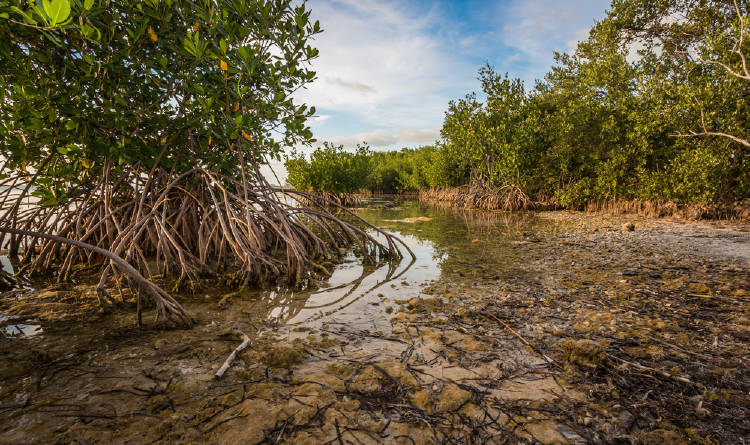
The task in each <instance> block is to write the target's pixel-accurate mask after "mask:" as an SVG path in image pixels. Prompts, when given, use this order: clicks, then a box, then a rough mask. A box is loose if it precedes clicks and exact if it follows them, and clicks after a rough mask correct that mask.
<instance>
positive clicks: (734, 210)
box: [585, 199, 750, 221]
mask: <svg viewBox="0 0 750 445" xmlns="http://www.w3.org/2000/svg"><path fill="white" fill-rule="evenodd" d="M585 211H586V212H589V213H608V214H615V215H623V214H634V215H641V216H645V217H648V218H664V217H677V218H684V219H687V220H697V219H718V220H728V221H749V220H750V202H746V203H738V204H734V205H728V204H727V205H725V204H700V203H699V204H677V203H675V202H673V201H669V200H663V199H656V200H649V201H636V200H630V201H626V200H610V201H597V202H591V203H588V204H587V205H586V207H585Z"/></svg>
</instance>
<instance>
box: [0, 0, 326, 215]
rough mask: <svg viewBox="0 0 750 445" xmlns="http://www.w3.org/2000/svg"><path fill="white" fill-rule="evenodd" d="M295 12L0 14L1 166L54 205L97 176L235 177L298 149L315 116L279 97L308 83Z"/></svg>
mask: <svg viewBox="0 0 750 445" xmlns="http://www.w3.org/2000/svg"><path fill="white" fill-rule="evenodd" d="M293 3H294V2H292V1H291V0H284V1H279V0H274V1H250V0H243V1H229V0H226V1H219V2H214V1H197V2H188V3H185V2H181V1H176V0H166V1H157V0H146V1H142V2H141V1H139V2H112V1H94V0H85V1H84V0H70V1H68V0H50V1H47V0H45V1H38V2H27V1H22V0H18V1H11V2H9V3H8V2H0V17H2V18H0V117H1V118H0V147H2V152H3V155H4V157H5V158H6V160H7V161H8V165H7V167H8V168H10V169H21V170H24V169H31V170H33V171H37V172H39V178H38V179H37V180H36V186H37V192H36V193H37V194H38V195H40V196H41V197H42V198H43V200H44V203H46V204H50V205H53V204H55V203H56V202H58V201H61V200H66V199H69V198H70V197H71V196H70V195H71V194H73V195H79V194H82V193H85V192H86V191H87V190H86V185H87V184H88V183H89V182H90V181H91V178H96V177H97V176H98V175H99V174H101V172H102V168H103V166H104V165H105V163H112V164H114V165H115V166H122V167H121V168H115V171H114V172H113V174H115V175H117V174H118V173H117V171H118V170H122V169H124V168H126V167H130V166H132V165H134V164H141V165H142V166H143V168H146V169H147V168H151V167H153V166H154V164H155V163H157V159H159V161H158V162H159V163H160V165H162V166H165V167H167V168H171V167H173V166H174V168H176V170H177V171H178V172H182V171H186V170H188V169H191V168H193V167H195V166H196V165H203V166H207V167H209V168H210V169H212V170H214V171H217V172H222V173H234V172H236V171H238V166H239V164H240V158H241V157H242V156H245V157H246V158H253V159H256V160H258V159H260V158H262V156H263V155H270V156H277V155H278V153H279V152H280V147H281V146H282V145H291V144H294V143H297V142H304V141H306V140H307V139H308V138H309V137H310V136H311V134H310V131H309V129H308V127H307V126H306V125H305V120H306V118H307V117H308V116H310V115H311V114H312V113H314V111H315V110H314V109H311V108H308V107H307V106H306V105H304V104H302V105H300V104H296V103H294V102H293V100H292V99H291V97H290V93H291V92H292V91H294V90H295V89H297V88H299V87H301V86H302V85H304V84H306V83H307V82H309V81H311V80H312V79H313V77H314V76H315V73H314V72H313V71H311V70H310V69H309V68H308V67H307V61H308V60H309V59H311V58H312V57H315V56H316V54H317V50H316V49H314V48H312V47H311V46H310V45H308V44H307V40H308V39H309V37H310V36H312V35H314V34H316V33H317V32H319V30H320V27H319V24H318V23H311V22H310V21H309V14H310V12H309V11H308V10H306V9H305V8H304V6H299V7H294V6H292V4H293ZM165 148H166V150H165ZM162 150H165V153H164V155H163V156H162V157H161V158H159V154H160V153H161V152H162Z"/></svg>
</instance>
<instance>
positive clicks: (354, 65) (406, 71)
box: [299, 0, 478, 128]
mask: <svg viewBox="0 0 750 445" xmlns="http://www.w3.org/2000/svg"><path fill="white" fill-rule="evenodd" d="M308 5H309V6H310V9H311V10H312V14H313V16H314V18H316V19H319V20H320V22H321V27H322V28H323V33H321V34H320V35H318V36H316V38H315V41H314V42H313V45H314V46H315V47H317V48H318V49H319V50H320V56H319V57H318V58H317V59H315V60H314V61H313V69H314V70H315V71H316V72H317V73H318V80H317V81H315V82H313V83H312V84H311V85H310V86H309V87H308V88H307V89H306V90H302V91H300V92H299V99H300V100H301V101H304V102H305V103H308V104H310V105H314V106H315V107H317V108H318V110H321V111H323V112H325V113H333V114H337V113H339V114H342V115H346V116H348V117H349V119H348V120H349V121H352V120H357V121H359V122H366V123H367V124H369V126H370V127H380V128H396V127H398V126H407V127H410V128H428V127H433V126H435V125H436V124H439V123H440V122H442V117H443V110H445V108H446V106H447V104H448V101H449V100H450V99H451V98H453V96H454V93H453V91H454V90H455V89H459V91H460V90H464V91H467V92H468V90H469V89H470V88H471V87H472V86H473V80H474V79H473V78H474V77H475V72H476V68H478V67H476V66H474V65H472V64H470V63H466V62H464V61H463V60H462V59H461V58H459V57H455V54H452V53H451V51H450V49H449V48H446V46H445V45H444V42H442V41H441V40H440V37H439V36H436V35H435V34H434V32H433V31H434V30H432V31H431V30H430V26H432V25H434V20H432V19H431V13H430V12H429V11H424V10H417V9H416V8H415V6H414V5H413V4H410V3H409V2H394V1H389V0H369V1H366V2H365V1H360V0H310V1H309V2H308ZM410 8H411V9H410ZM448 90H450V91H448ZM334 121H337V118H336V117H334V118H333V119H331V120H330V121H329V122H328V123H327V124H328V125H329V127H331V128H332V127H333V126H334V123H335V122H334Z"/></svg>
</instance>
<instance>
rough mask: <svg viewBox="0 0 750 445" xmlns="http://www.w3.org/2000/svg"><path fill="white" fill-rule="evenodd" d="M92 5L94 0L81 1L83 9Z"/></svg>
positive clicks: (87, 8)
mask: <svg viewBox="0 0 750 445" xmlns="http://www.w3.org/2000/svg"><path fill="white" fill-rule="evenodd" d="M93 6H94V0H84V2H83V9H85V10H86V11H88V10H89V9H91V8H92V7H93Z"/></svg>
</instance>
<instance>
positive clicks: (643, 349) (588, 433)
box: [0, 200, 750, 444]
mask: <svg viewBox="0 0 750 445" xmlns="http://www.w3.org/2000/svg"><path fill="white" fill-rule="evenodd" d="M359 213H360V215H363V216H364V217H366V218H367V219H369V220H370V221H374V222H376V223H377V224H378V225H379V226H381V227H383V228H386V229H388V230H390V231H395V232H398V233H399V235H400V236H401V237H402V238H403V239H405V240H406V242H407V243H409V245H410V247H412V249H413V250H414V251H415V253H417V257H418V258H417V260H416V262H415V263H414V264H413V265H412V266H411V268H408V269H405V268H406V266H407V265H406V264H404V265H401V266H399V267H398V268H396V269H395V270H391V269H389V268H388V267H385V266H384V267H381V268H374V269H373V268H369V267H366V266H362V265H359V264H358V263H356V262H354V261H353V258H352V257H350V258H349V260H347V261H346V262H344V263H343V264H342V265H340V266H338V267H336V269H335V271H334V273H333V275H332V276H331V278H330V279H329V281H328V282H327V283H321V285H320V287H319V288H318V289H314V290H308V291H299V290H290V289H283V288H277V289H272V290H265V291H243V292H239V293H232V294H231V296H230V297H228V298H225V299H222V298H221V295H222V294H226V293H227V292H224V291H221V292H218V291H217V295H207V296H205V298H192V299H188V300H186V301H185V305H186V307H187V308H188V310H190V311H191V312H192V313H195V314H197V315H198V319H199V324H198V326H197V327H196V328H194V329H193V330H190V331H158V330H149V329H145V330H137V329H134V328H132V327H130V326H132V324H131V323H132V320H133V318H132V317H133V315H132V314H123V313H121V314H110V315H103V316H101V318H98V319H97V318H95V319H93V320H90V321H88V322H85V323H84V322H78V321H64V322H44V323H43V327H44V332H43V333H42V334H40V335H37V336H36V337H32V338H2V339H0V360H2V361H3V363H4V367H3V371H2V376H0V398H1V399H2V402H0V419H2V426H0V433H1V434H2V436H3V438H4V439H3V440H8V441H11V442H14V443H31V442H35V443H39V442H42V443H46V442H54V441H74V440H79V441H82V442H85V443H111V442H119V443H133V442H137V443H146V442H176V443H189V442H206V443H232V442H240V441H241V442H243V443H254V442H266V443H270V442H274V443H278V442H283V443H325V442H333V443H336V442H337V441H338V440H339V439H341V441H343V442H347V441H353V442H358V443H359V442H361V443H398V444H406V443H443V442H449V441H453V442H463V443H483V442H489V443H523V442H534V441H536V442H541V443H611V442H615V441H620V442H622V443H654V441H661V442H667V443H669V441H672V442H673V443H687V442H688V441H692V442H698V443H733V442H735V443H736V442H739V441H740V440H741V439H742V438H743V437H744V436H746V432H747V431H748V421H747V419H748V418H749V417H750V416H749V415H748V414H750V397H749V396H748V390H750V380H748V378H749V377H750V376H748V373H747V359H748V356H749V353H750V350H749V347H748V342H747V339H748V338H749V336H750V331H748V326H749V325H750V323H749V321H750V320H748V314H749V313H750V303H749V302H748V297H750V294H748V289H750V270H749V268H748V259H747V257H745V256H744V255H746V252H748V251H750V250H748V247H750V235H749V234H748V233H747V232H742V231H736V230H735V231H732V230H728V229H716V228H710V227H702V226H698V225H695V224H681V223H677V222H671V221H666V220H655V221H652V220H639V221H636V223H637V229H636V230H635V231H633V232H623V231H622V230H621V229H620V227H621V225H622V222H623V221H624V220H623V219H622V218H621V217H600V216H591V215H582V214H573V213H561V212H553V213H520V214H509V213H504V212H498V213H490V212H478V211H451V210H449V209H435V208H429V207H425V206H421V205H419V204H417V203H415V202H411V201H406V202H393V201H389V200H373V201H370V202H368V203H367V206H366V207H364V208H362V209H360V210H359ZM420 216H421V217H429V218H432V220H430V221H427V220H423V221H421V222H419V223H418V224H408V223H402V222H398V221H386V220H405V219H407V218H417V217H420ZM475 240H476V241H478V242H473V241H475ZM717 246H719V247H717ZM726 246H730V247H732V248H730V249H727V248H725V247H726ZM404 269H405V270H404ZM222 300H223V301H222ZM220 301H222V302H221V304H219V302H220ZM387 308H391V311H392V312H391V313H389V312H388V309H387ZM498 319H499V320H502V321H503V323H505V324H507V325H508V326H509V327H511V328H512V329H513V331H515V332H516V333H517V334H518V335H520V336H522V337H523V338H524V339H525V340H526V341H527V342H528V343H529V344H530V345H531V346H532V347H531V348H529V347H528V346H527V345H526V344H524V342H523V341H521V340H519V338H518V337H517V336H516V335H514V333H512V332H510V331H509V330H508V329H507V328H506V327H504V325H503V324H501V323H499V322H498ZM16 321H19V320H16ZM105 326H106V327H107V329H103V327H105ZM233 329H240V330H242V331H244V332H246V333H247V334H248V335H250V336H251V337H253V338H252V340H253V341H252V342H251V345H250V346H249V347H248V349H246V350H245V351H243V352H242V353H241V354H240V355H239V356H238V359H237V360H236V361H235V363H234V364H233V366H232V367H231V368H230V369H229V371H228V372H227V374H226V375H225V377H224V379H222V380H220V381H216V380H214V379H213V373H214V372H215V370H216V368H218V367H219V366H220V365H221V363H222V362H223V361H224V359H225V358H226V357H227V355H228V354H229V352H231V351H232V350H233V349H234V348H235V347H236V346H237V344H238V340H237V337H236V335H231V336H225V335H222V334H223V333H225V332H232V330H233ZM258 329H265V330H267V331H268V334H265V335H263V336H262V337H260V338H258V337H256V336H255V333H256V332H257V330H258ZM19 345H23V347H22V348H19ZM143 345H146V351H145V353H144V346H143ZM541 354H545V355H547V356H549V357H550V358H552V359H553V360H554V361H555V362H556V363H559V364H560V365H561V367H562V369H560V368H557V367H556V366H554V365H550V363H549V362H548V361H547V360H545V359H544V357H543V356H542V355H541Z"/></svg>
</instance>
